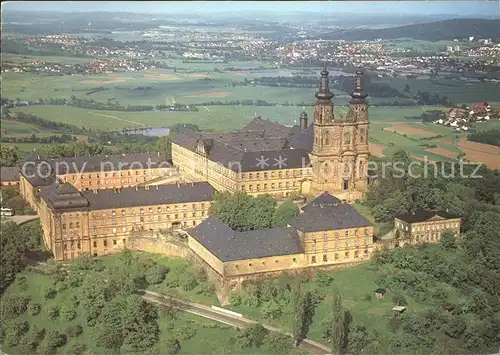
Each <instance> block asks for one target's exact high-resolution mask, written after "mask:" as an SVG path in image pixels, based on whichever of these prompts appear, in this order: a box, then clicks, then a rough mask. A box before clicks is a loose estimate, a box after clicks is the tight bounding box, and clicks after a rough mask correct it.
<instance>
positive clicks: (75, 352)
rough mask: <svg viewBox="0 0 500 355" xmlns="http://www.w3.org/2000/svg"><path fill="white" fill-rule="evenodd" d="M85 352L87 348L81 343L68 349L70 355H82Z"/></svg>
mask: <svg viewBox="0 0 500 355" xmlns="http://www.w3.org/2000/svg"><path fill="white" fill-rule="evenodd" d="M85 350H87V346H86V345H85V344H82V343H74V344H73V345H72V346H71V348H70V354H72V355H82V354H84V353H85Z"/></svg>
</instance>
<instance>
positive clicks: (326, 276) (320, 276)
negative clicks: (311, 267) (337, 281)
mask: <svg viewBox="0 0 500 355" xmlns="http://www.w3.org/2000/svg"><path fill="white" fill-rule="evenodd" d="M333 280H334V277H333V275H332V274H331V273H329V272H327V271H324V270H318V272H317V273H316V283H317V284H318V286H320V287H326V286H330V285H331V284H332V282H333Z"/></svg>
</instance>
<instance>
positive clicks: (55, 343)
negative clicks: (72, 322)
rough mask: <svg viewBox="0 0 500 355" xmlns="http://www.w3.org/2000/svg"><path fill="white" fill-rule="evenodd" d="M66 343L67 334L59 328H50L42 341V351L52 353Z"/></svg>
mask: <svg viewBox="0 0 500 355" xmlns="http://www.w3.org/2000/svg"><path fill="white" fill-rule="evenodd" d="M64 344H66V336H65V335H64V334H60V333H59V332H58V331H57V330H49V331H48V332H47V334H46V335H45V339H44V341H43V343H42V352H43V353H51V352H53V351H55V350H56V349H57V348H60V347H61V346H63V345H64Z"/></svg>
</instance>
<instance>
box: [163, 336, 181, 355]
mask: <svg viewBox="0 0 500 355" xmlns="http://www.w3.org/2000/svg"><path fill="white" fill-rule="evenodd" d="M166 348H167V354H169V355H174V354H178V353H179V352H180V351H181V344H180V342H179V340H177V339H175V338H170V339H168V340H167V341H166Z"/></svg>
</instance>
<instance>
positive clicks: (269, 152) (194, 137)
mask: <svg viewBox="0 0 500 355" xmlns="http://www.w3.org/2000/svg"><path fill="white" fill-rule="evenodd" d="M267 122H269V121H267ZM281 127H283V128H286V129H287V130H289V128H288V127H284V126H281ZM254 133H256V131H253V132H250V133H248V134H250V136H252V135H253V134H254ZM225 134H226V133H224V134H222V135H219V134H208V135H205V134H200V133H197V132H187V131H185V132H181V133H179V134H178V135H177V136H176V137H175V138H174V139H173V142H174V143H176V144H178V145H180V146H181V147H184V148H186V149H188V150H190V151H195V149H196V146H197V142H198V141H199V140H200V139H203V140H204V142H206V140H207V139H211V141H210V144H209V146H208V148H209V149H208V159H210V160H212V161H215V162H218V163H220V164H222V165H224V166H225V167H228V168H230V169H231V170H233V171H235V172H251V171H261V170H262V171H266V170H278V169H280V168H282V169H284V168H286V169H299V168H305V167H309V166H310V161H309V155H308V153H307V150H304V149H289V143H288V141H287V139H286V138H285V137H286V136H285V137H282V138H266V137H260V136H259V134H260V133H259V134H257V135H255V137H256V138H253V139H241V140H232V136H231V135H232V134H233V132H229V133H228V134H229V135H230V136H231V139H229V138H228V136H225ZM245 134H247V132H244V131H242V132H236V137H238V136H240V135H243V136H244V135H245ZM218 137H222V139H218ZM247 138H248V137H247ZM205 147H207V145H206V144H205ZM280 157H281V158H280ZM258 159H259V160H262V159H264V161H265V164H259V160H258ZM279 161H281V162H283V164H282V165H279V163H278V162H279ZM240 167H241V171H239V169H240Z"/></svg>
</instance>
